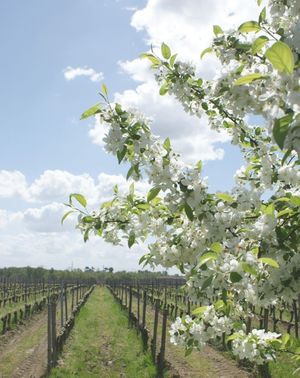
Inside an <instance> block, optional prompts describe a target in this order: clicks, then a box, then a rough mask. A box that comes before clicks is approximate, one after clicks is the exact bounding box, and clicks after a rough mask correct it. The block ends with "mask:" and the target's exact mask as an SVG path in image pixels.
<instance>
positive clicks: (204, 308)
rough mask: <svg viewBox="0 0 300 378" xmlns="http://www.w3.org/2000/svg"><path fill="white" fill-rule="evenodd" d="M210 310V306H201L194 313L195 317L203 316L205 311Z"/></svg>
mask: <svg viewBox="0 0 300 378" xmlns="http://www.w3.org/2000/svg"><path fill="white" fill-rule="evenodd" d="M207 309H208V306H201V307H197V308H195V310H193V311H192V314H193V315H203V314H204V313H205V311H206V310H207Z"/></svg>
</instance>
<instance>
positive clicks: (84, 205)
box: [69, 193, 86, 207]
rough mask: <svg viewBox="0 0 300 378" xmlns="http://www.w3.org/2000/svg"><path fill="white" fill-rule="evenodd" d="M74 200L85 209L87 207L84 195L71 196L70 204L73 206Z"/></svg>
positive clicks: (74, 194) (73, 194)
mask: <svg viewBox="0 0 300 378" xmlns="http://www.w3.org/2000/svg"><path fill="white" fill-rule="evenodd" d="M73 198H75V199H76V200H77V201H78V202H79V203H80V205H82V206H83V207H86V199H85V197H84V196H83V195H82V194H79V193H72V194H70V196H69V202H70V204H71V205H72V199H73Z"/></svg>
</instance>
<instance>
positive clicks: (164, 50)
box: [161, 43, 171, 59]
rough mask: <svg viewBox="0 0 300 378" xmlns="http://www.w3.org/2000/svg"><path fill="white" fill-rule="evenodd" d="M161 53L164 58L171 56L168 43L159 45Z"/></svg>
mask: <svg viewBox="0 0 300 378" xmlns="http://www.w3.org/2000/svg"><path fill="white" fill-rule="evenodd" d="M161 54H162V56H163V57H164V58H165V59H169V58H170V56H171V49H170V47H169V46H168V45H166V44H165V43H162V45H161Z"/></svg>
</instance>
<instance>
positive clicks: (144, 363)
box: [49, 287, 156, 378]
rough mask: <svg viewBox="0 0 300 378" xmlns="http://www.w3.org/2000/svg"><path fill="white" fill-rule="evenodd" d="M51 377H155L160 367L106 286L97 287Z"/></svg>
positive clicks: (81, 313)
mask: <svg viewBox="0 0 300 378" xmlns="http://www.w3.org/2000/svg"><path fill="white" fill-rule="evenodd" d="M49 377H51V378H64V377H65V378H69V377H82V378H93V377H95V378H96V377H97V378H99V377H101V378H114V377H118V378H120V377H123V378H125V377H126V378H151V377H153V378H154V377H156V369H155V367H154V365H153V364H152V362H151V358H150V355H148V354H144V353H143V348H142V343H141V339H140V336H139V335H137V333H136V332H135V331H134V330H133V329H128V319H127V316H126V313H124V312H122V311H120V307H119V305H118V304H117V303H116V302H115V300H114V299H113V297H112V295H111V294H110V293H109V292H108V290H107V289H105V288H99V287H98V288H96V289H95V290H94V291H93V293H92V294H91V296H90V298H89V300H88V301H87V303H86V304H85V306H84V307H83V308H82V309H81V310H80V313H79V315H78V317H77V319H76V325H75V327H74V329H73V330H72V332H71V334H70V338H69V340H68V341H67V343H66V345H65V348H64V352H63V354H62V356H61V359H60V361H59V366H58V367H56V368H55V369H53V370H52V372H51V374H50V375H49Z"/></svg>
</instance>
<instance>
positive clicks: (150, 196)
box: [147, 187, 160, 202]
mask: <svg viewBox="0 0 300 378" xmlns="http://www.w3.org/2000/svg"><path fill="white" fill-rule="evenodd" d="M159 192H160V188H159V187H154V188H152V189H150V190H149V192H148V195H147V202H150V201H152V200H153V199H154V198H155V197H156V196H157V195H158V193H159Z"/></svg>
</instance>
